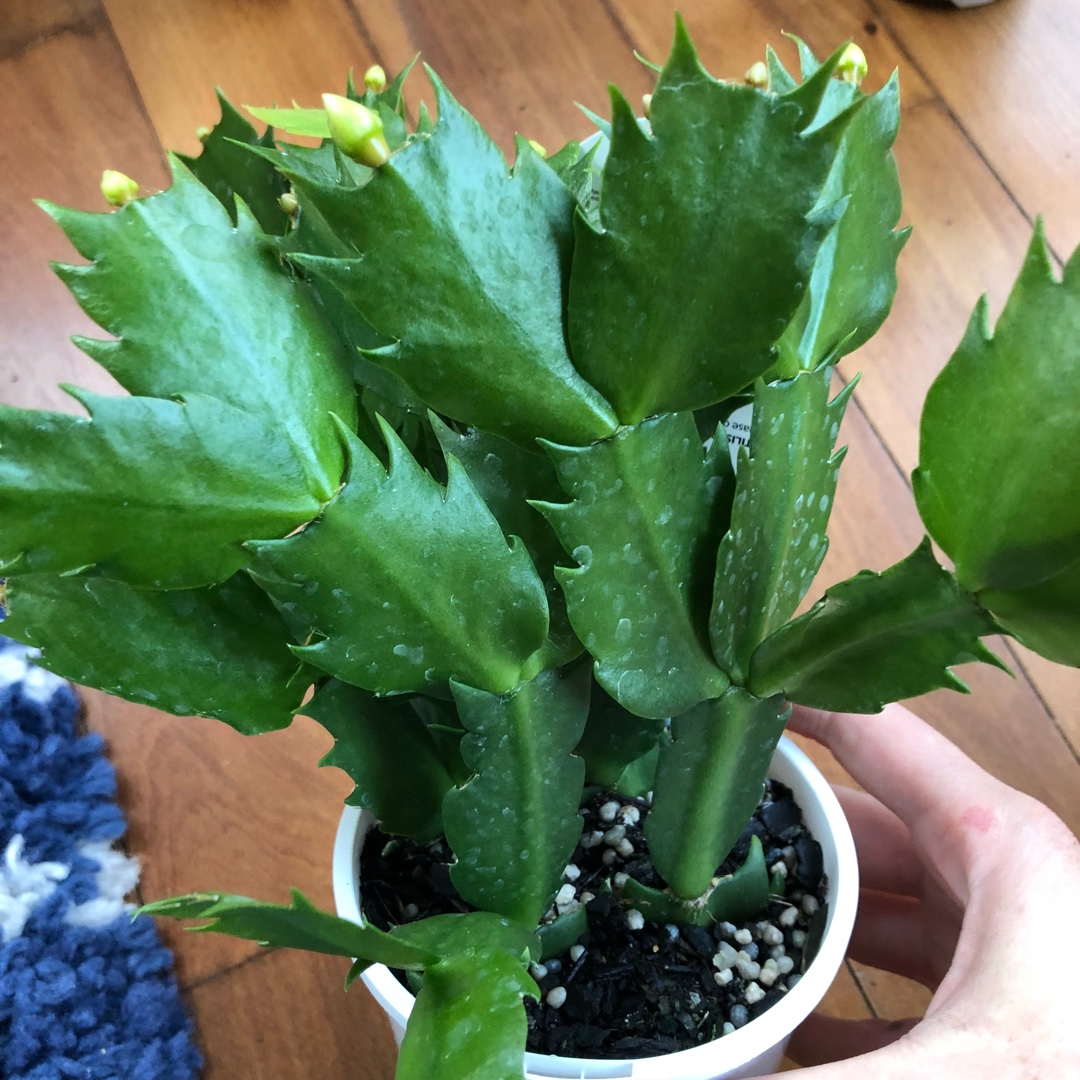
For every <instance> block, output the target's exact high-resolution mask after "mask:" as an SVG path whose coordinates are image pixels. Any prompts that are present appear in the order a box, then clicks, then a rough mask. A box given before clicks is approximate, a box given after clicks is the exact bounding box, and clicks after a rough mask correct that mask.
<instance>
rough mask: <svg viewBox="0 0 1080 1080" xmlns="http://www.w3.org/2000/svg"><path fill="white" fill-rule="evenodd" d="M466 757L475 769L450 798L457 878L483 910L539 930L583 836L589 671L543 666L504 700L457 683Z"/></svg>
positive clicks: (448, 820)
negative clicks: (578, 749)
mask: <svg viewBox="0 0 1080 1080" xmlns="http://www.w3.org/2000/svg"><path fill="white" fill-rule="evenodd" d="M451 689H452V690H453V693H454V700H455V701H456V702H457V705H458V712H459V715H460V716H461V721H462V723H463V724H464V726H465V728H466V730H467V731H468V733H469V734H467V735H466V736H465V738H464V739H462V741H461V754H462V757H463V758H464V760H465V764H466V765H467V766H468V767H469V768H470V769H471V770H473V772H474V773H475V775H474V776H473V777H472V779H470V780H469V781H468V782H467V783H466V784H465V785H464V786H462V787H460V788H455V789H453V790H452V791H450V792H449V793H448V794H447V796H446V799H445V801H444V803H443V822H444V824H445V827H446V838H447V841H448V842H449V844H450V847H451V848H452V849H453V851H454V854H455V855H456V856H457V861H456V862H455V863H454V864H453V865H452V866H451V868H450V877H451V880H452V881H453V882H454V885H455V886H456V887H457V890H458V892H460V893H461V895H462V896H463V897H464V898H465V899H466V900H468V901H469V902H470V903H471V904H474V905H475V906H476V907H479V908H484V909H485V910H487V911H494V912H498V913H499V914H501V915H506V916H508V917H509V918H512V919H514V920H515V921H517V922H519V923H522V924H523V925H526V926H533V927H535V926H536V924H537V923H538V922H539V920H540V916H541V915H543V913H544V911H545V910H546V909H547V907H548V905H549V904H550V903H551V898H552V896H553V895H554V893H555V890H556V889H557V888H558V886H559V882H560V879H561V875H562V871H563V868H564V867H565V866H566V864H567V861H568V860H569V858H570V856H571V855H572V854H573V852H574V845H575V844H576V843H577V841H578V839H579V838H580V836H581V818H580V817H579V816H578V809H577V808H578V805H579V804H580V802H581V792H582V788H583V786H584V783H585V764H584V762H583V761H582V760H581V759H580V758H578V757H574V756H573V749H574V747H575V746H576V745H577V744H578V741H579V740H580V738H581V732H582V730H583V729H584V726H585V717H586V715H587V713H588V709H589V670H588V666H587V665H583V666H582V667H580V668H579V669H578V670H577V671H576V672H574V673H573V674H572V675H568V676H566V677H561V676H560V675H559V674H558V672H556V671H543V672H541V673H540V674H539V675H537V676H536V677H535V678H534V679H533V680H532V681H531V682H528V683H523V684H522V685H520V686H519V687H518V688H517V689H516V690H515V691H514V692H513V693H511V694H509V695H506V696H504V697H498V696H496V695H494V694H487V693H484V692H483V691H480V690H475V689H473V688H471V687H468V686H462V685H461V684H459V683H452V684H451Z"/></svg>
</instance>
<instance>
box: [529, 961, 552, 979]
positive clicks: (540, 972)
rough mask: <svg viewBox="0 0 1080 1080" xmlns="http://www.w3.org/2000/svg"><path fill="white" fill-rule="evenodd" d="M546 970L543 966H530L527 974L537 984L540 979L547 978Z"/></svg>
mask: <svg viewBox="0 0 1080 1080" xmlns="http://www.w3.org/2000/svg"><path fill="white" fill-rule="evenodd" d="M547 973H548V970H547V968H546V967H545V966H544V965H543V964H530V965H529V974H530V975H531V976H532V977H533V978H534V979H535V980H536V981H537V982H539V981H540V980H541V979H544V978H547Z"/></svg>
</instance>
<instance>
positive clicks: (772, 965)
mask: <svg viewBox="0 0 1080 1080" xmlns="http://www.w3.org/2000/svg"><path fill="white" fill-rule="evenodd" d="M779 976H780V969H779V968H778V967H777V966H776V961H775V960H766V961H765V963H764V964H762V965H761V974H760V975H759V976H758V981H759V982H760V983H761V985H762V986H772V984H773V983H774V982H776V980H777V979H778V978H779Z"/></svg>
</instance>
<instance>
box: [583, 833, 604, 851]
mask: <svg viewBox="0 0 1080 1080" xmlns="http://www.w3.org/2000/svg"><path fill="white" fill-rule="evenodd" d="M603 842H604V834H603V833H602V832H600V830H599V829H597V830H596V831H595V832H585V833H582V834H581V846H582V847H583V848H585V850H586V851H588V850H589V848H594V847H599V846H600V845H601V844H602V843H603Z"/></svg>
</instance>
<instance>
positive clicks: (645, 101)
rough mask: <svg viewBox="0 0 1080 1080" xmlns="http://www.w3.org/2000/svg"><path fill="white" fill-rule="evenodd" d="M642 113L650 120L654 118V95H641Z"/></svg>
mask: <svg viewBox="0 0 1080 1080" xmlns="http://www.w3.org/2000/svg"><path fill="white" fill-rule="evenodd" d="M641 111H642V113H643V114H644V116H645V119H646V120H648V119H649V117H650V116H652V94H642V95H641Z"/></svg>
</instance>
